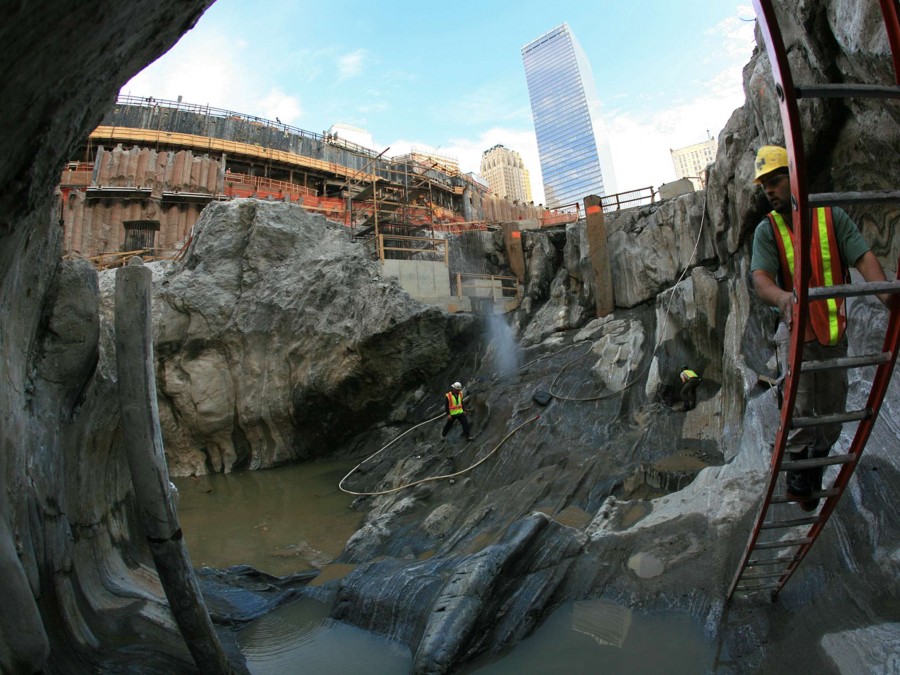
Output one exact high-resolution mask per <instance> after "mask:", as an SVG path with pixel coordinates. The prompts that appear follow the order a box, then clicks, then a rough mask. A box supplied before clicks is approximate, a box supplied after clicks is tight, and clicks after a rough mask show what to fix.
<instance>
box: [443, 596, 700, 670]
mask: <svg viewBox="0 0 900 675" xmlns="http://www.w3.org/2000/svg"><path fill="white" fill-rule="evenodd" d="M713 659H714V645H712V644H711V643H709V642H707V641H706V639H705V636H704V634H703V630H702V627H701V626H700V624H699V623H698V622H696V621H694V620H693V619H692V618H691V617H690V616H689V615H686V614H684V613H681V612H636V611H632V610H629V609H628V608H625V607H620V606H618V605H616V604H615V603H611V602H608V601H605V600H589V601H583V602H571V603H567V604H565V605H563V606H562V607H560V608H559V609H557V610H556V611H555V612H554V613H553V614H551V615H550V616H549V617H548V618H547V620H546V621H544V623H543V624H542V625H541V626H539V627H538V629H537V630H536V631H535V632H534V633H533V634H532V635H531V636H529V637H528V638H526V639H525V640H523V641H522V642H520V643H519V644H517V645H515V646H514V647H512V648H511V649H508V650H506V651H505V652H503V653H501V654H499V655H489V656H483V657H481V658H478V659H476V660H475V661H473V662H472V663H470V664H469V665H468V666H467V667H465V668H463V669H462V670H461V671H459V672H460V673H461V674H464V675H472V674H473V673H478V675H531V674H534V675H537V674H541V675H543V674H549V673H629V674H632V675H644V674H646V675H657V674H658V673H666V675H682V674H683V675H695V674H696V673H705V672H709V669H710V666H711V664H712V662H713Z"/></svg>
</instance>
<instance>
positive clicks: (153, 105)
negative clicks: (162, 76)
mask: <svg viewBox="0 0 900 675" xmlns="http://www.w3.org/2000/svg"><path fill="white" fill-rule="evenodd" d="M125 107H133V108H138V109H145V110H148V111H151V112H158V111H160V110H163V109H165V110H167V111H171V112H172V115H170V116H169V118H168V119H167V120H164V119H158V120H157V122H158V124H160V125H162V124H168V125H171V126H176V125H177V121H178V115H177V113H185V114H186V115H194V116H197V117H198V118H207V119H214V118H218V119H222V120H231V121H242V122H246V123H247V124H249V125H252V126H253V127H256V128H262V129H265V130H266V131H268V132H273V133H275V134H281V135H282V136H284V135H294V136H298V137H301V138H309V139H310V140H312V141H315V142H317V143H329V144H335V145H339V146H340V147H343V148H345V149H347V150H350V151H352V152H354V153H357V154H359V155H363V156H367V157H369V158H370V159H372V158H375V157H376V156H377V155H378V153H377V152H375V151H374V150H372V149H371V148H367V147H365V146H362V145H358V144H356V143H352V142H350V141H348V140H345V139H343V138H339V137H338V134H329V133H327V132H323V133H321V134H317V133H316V132H314V131H308V130H306V129H301V128H299V127H295V126H291V125H290V124H285V123H283V122H281V121H280V120H278V119H276V120H269V119H265V118H263V117H256V116H255V115H247V114H245V113H241V112H237V111H234V110H228V109H226V108H216V107H214V106H210V105H202V104H196V103H185V102H184V101H168V100H166V99H161V98H154V97H152V96H146V97H145V96H128V95H121V96H119V97H118V98H117V99H116V108H114V109H113V110H112V111H111V112H110V113H108V114H107V115H106V117H105V118H104V120H106V119H109V120H110V121H112V122H116V121H119V122H120V123H119V124H118V125H117V126H128V124H126V123H125V122H126V119H127V117H128V115H127V114H126V113H125ZM136 128H147V127H146V126H137V127H136ZM156 128H157V129H159V130H161V131H179V129H176V128H163V127H162V126H158V127H156ZM188 133H190V132H188ZM231 140H241V139H231ZM267 147H269V146H267Z"/></svg>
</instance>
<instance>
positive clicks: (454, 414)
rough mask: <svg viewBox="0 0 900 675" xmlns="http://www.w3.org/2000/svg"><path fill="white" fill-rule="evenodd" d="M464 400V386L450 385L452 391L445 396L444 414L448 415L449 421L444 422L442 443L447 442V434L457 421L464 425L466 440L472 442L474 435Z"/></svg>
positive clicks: (458, 384) (456, 383) (455, 383)
mask: <svg viewBox="0 0 900 675" xmlns="http://www.w3.org/2000/svg"><path fill="white" fill-rule="evenodd" d="M463 399H464V396H463V390H462V384H460V383H459V382H454V383H453V384H451V385H450V391H448V392H447V393H446V394H445V395H444V413H445V414H446V415H447V420H446V421H445V422H444V428H443V429H442V430H441V441H446V440H447V434H448V433H449V432H450V428H451V427H452V426H453V424H454V423H455V422H456V421H457V420H459V423H460V424H462V429H463V434H465V437H466V440H467V441H471V440H472V434H471V433H470V430H469V418H468V417H467V416H466V409H465V406H464V404H463Z"/></svg>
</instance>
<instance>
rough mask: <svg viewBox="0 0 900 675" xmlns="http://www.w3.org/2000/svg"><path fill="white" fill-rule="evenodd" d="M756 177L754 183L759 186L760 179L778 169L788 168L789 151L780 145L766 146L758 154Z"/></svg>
mask: <svg viewBox="0 0 900 675" xmlns="http://www.w3.org/2000/svg"><path fill="white" fill-rule="evenodd" d="M755 167H756V176H755V177H754V178H753V182H754V183H755V184H756V185H759V183H760V178H762V177H763V176H765V175H767V174H770V173H772V172H773V171H775V170H776V169H787V168H788V156H787V150H785V149H784V148H782V147H781V146H780V145H764V146H762V147H761V148H760V149H759V152H757V153H756V165H755Z"/></svg>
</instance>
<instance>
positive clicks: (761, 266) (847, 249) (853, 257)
mask: <svg viewBox="0 0 900 675" xmlns="http://www.w3.org/2000/svg"><path fill="white" fill-rule="evenodd" d="M831 211H832V221H833V222H834V236H835V237H836V238H837V242H838V248H839V249H840V250H841V259H842V260H843V261H844V263H845V265H844V266H845V267H852V266H854V265H856V262H857V261H858V260H859V259H860V258H861V257H862V256H863V254H864V253H865V252H866V251H868V250H869V245H868V244H867V243H866V240H865V239H864V238H863V236H862V234H860V231H859V228H858V227H856V223H854V222H853V221H852V220H851V219H850V216H848V215H847V212H846V211H844V210H843V209H841V208H839V207H837V206H835V207H832V209H831ZM756 270H764V271H766V272H769V273H770V274H771V275H772V276H774V277H776V278H778V277H780V273H781V261H780V260H779V258H778V245H777V244H776V243H775V232H774V231H773V228H772V223H771V221H769V219H768V217H766V218H763V219H762V220H761V221H760V223H759V225H757V226H756V232H755V234H754V235H753V256H752V257H751V258H750V271H751V272H754V271H756Z"/></svg>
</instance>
